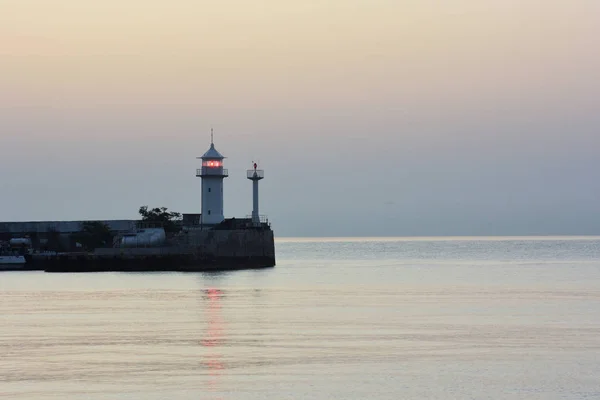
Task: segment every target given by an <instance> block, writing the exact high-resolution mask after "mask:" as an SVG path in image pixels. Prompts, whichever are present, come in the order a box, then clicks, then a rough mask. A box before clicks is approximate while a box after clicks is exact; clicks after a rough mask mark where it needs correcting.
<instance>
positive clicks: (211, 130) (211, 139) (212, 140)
mask: <svg viewBox="0 0 600 400" xmlns="http://www.w3.org/2000/svg"><path fill="white" fill-rule="evenodd" d="M214 138H215V133H214V131H213V128H212V126H211V127H210V144H214V143H215V141H214Z"/></svg>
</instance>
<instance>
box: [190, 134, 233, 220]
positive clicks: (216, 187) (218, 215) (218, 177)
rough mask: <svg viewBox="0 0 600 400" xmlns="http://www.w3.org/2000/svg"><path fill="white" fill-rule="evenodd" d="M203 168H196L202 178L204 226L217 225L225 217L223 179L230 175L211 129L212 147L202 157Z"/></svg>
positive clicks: (202, 218)
mask: <svg viewBox="0 0 600 400" xmlns="http://www.w3.org/2000/svg"><path fill="white" fill-rule="evenodd" d="M198 158H199V159H201V160H202V168H200V169H198V170H196V176H197V177H199V178H202V199H201V201H202V215H201V223H202V225H204V226H211V225H216V224H218V223H220V222H222V221H223V220H224V219H225V216H224V214H223V179H224V178H227V177H228V176H229V173H228V171H227V169H225V168H223V160H224V159H225V157H223V155H221V153H219V152H218V151H217V149H216V148H215V144H214V142H213V132H212V130H211V143H210V148H209V149H208V151H207V152H206V153H204V155H203V156H202V157H198Z"/></svg>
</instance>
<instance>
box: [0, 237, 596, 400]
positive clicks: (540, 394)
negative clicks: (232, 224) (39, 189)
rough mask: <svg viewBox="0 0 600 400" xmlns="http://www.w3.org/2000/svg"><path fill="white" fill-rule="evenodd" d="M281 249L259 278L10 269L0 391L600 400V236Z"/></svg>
mask: <svg viewBox="0 0 600 400" xmlns="http://www.w3.org/2000/svg"><path fill="white" fill-rule="evenodd" d="M276 251H277V266H276V267H275V268H269V269H263V270H252V271H235V272H226V273H89V274H84V273H82V274H45V273H42V272H2V273H0V398H6V399H15V400H25V399H27V400H32V399H36V400H37V399H92V400H94V399H144V400H146V399H214V400H221V399H223V400H224V399H249V400H258V399H318V400H326V399H327V400H329V399H390V400H392V399H393V400H398V399H544V400H550V399H561V400H563V399H600V237H473V238H464V237H461V238H453V237H445V238H301V239H293V238H281V239H278V240H277V241H276Z"/></svg>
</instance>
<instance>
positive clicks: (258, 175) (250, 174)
mask: <svg viewBox="0 0 600 400" xmlns="http://www.w3.org/2000/svg"><path fill="white" fill-rule="evenodd" d="M257 167H258V165H257V164H256V163H254V169H249V170H248V171H247V178H248V179H250V180H251V181H252V225H254V226H260V214H259V213H258V181H260V180H261V179H263V178H264V177H265V171H264V170H262V169H256V168H257Z"/></svg>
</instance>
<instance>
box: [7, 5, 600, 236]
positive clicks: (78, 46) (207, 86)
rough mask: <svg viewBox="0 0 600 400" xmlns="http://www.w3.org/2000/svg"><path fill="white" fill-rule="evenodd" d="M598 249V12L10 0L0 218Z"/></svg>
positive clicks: (582, 8)
mask: <svg viewBox="0 0 600 400" xmlns="http://www.w3.org/2000/svg"><path fill="white" fill-rule="evenodd" d="M211 126H213V127H214V129H215V144H216V146H217V149H218V150H219V151H221V152H222V153H223V154H224V155H226V156H227V157H228V159H227V160H226V163H227V167H228V168H229V171H230V177H229V178H228V179H227V180H226V182H225V213H226V215H227V216H238V217H239V216H245V215H247V214H249V213H250V211H251V206H252V197H251V183H250V182H249V181H247V180H246V179H245V170H246V168H248V167H249V166H250V162H251V161H252V160H257V159H258V160H259V161H260V164H261V166H262V167H263V168H264V169H265V171H266V179H265V180H264V181H262V182H261V213H264V214H267V215H268V216H269V218H270V220H271V221H272V222H273V224H274V229H275V232H276V234H278V235H281V236H296V235H298V236H304V235H307V236H310V235H317V236H323V235H324V236H327V235H350V236H357V235H358V236H362V235H482V234H483V235H510V234H514V235H526V234H600V1H598V0H571V1H567V0H544V1H542V0H539V1H538V0H519V1H516V0H454V1H453V0H447V1H442V0H437V1H433V0H394V1H392V0H370V1H367V0H364V1H363V0H329V1H327V0H320V1H310V0H304V1H286V0H264V1H252V2H251V1H243V0H220V1H202V0H171V1H166V0H143V1H142V0H102V1H82V0H52V1H49V0H0V148H1V149H2V157H0V182H1V187H2V197H1V198H0V204H1V205H2V207H1V208H0V220H49V219H59V220H65V219H66V220H73V219H117V218H135V217H137V209H138V208H139V206H140V205H145V204H147V205H150V206H163V205H164V206H167V207H169V208H170V209H172V210H176V211H180V212H199V210H200V190H199V185H200V182H199V180H198V179H196V178H195V177H194V172H195V168H196V167H197V166H198V162H197V160H196V159H195V157H197V156H200V155H201V154H202V153H203V152H204V151H205V150H206V149H207V148H208V145H209V142H210V133H209V132H210V127H211Z"/></svg>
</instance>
